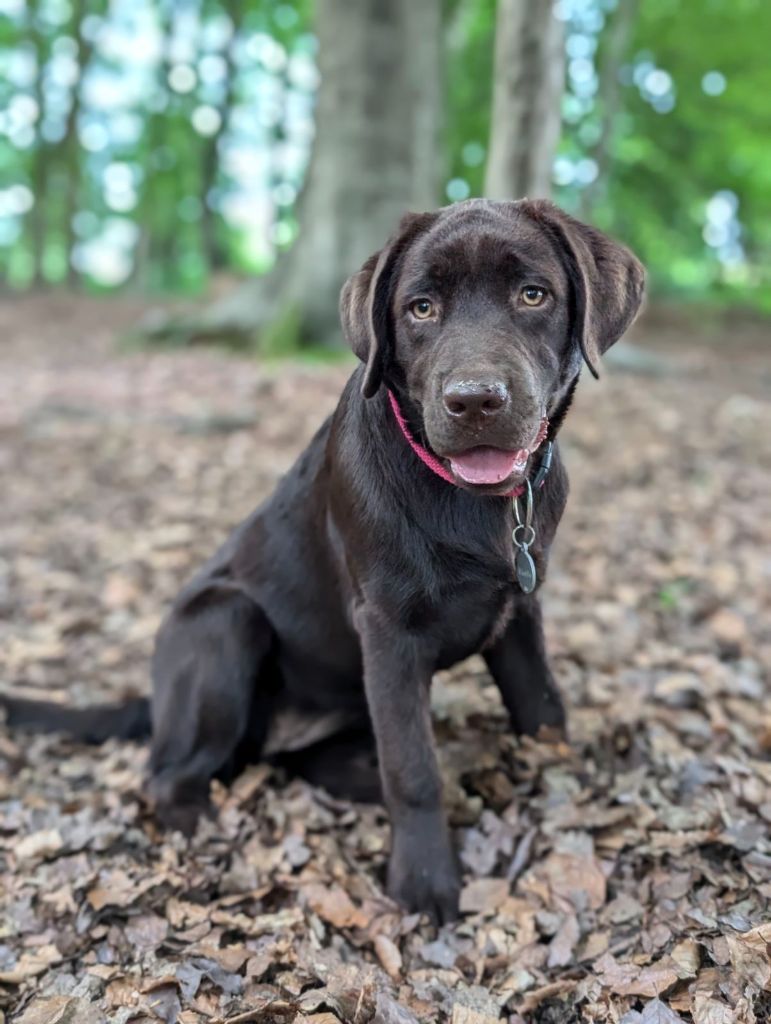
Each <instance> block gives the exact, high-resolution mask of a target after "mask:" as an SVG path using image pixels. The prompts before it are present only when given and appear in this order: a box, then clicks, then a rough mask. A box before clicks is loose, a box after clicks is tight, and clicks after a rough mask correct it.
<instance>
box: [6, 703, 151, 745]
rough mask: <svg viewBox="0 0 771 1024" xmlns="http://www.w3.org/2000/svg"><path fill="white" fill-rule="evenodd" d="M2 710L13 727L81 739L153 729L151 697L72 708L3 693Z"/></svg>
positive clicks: (143, 734)
mask: <svg viewBox="0 0 771 1024" xmlns="http://www.w3.org/2000/svg"><path fill="white" fill-rule="evenodd" d="M0 711H4V712H5V720H6V723H7V724H8V725H9V726H10V728H12V729H26V730H28V731H30V732H62V733H65V734H66V735H67V736H69V737H70V738H72V739H74V740H77V741H79V742H80V743H95V744H98V743H104V742H105V740H108V739H111V738H115V739H120V740H144V739H147V738H148V737H149V736H150V734H151V732H152V722H151V718H150V701H149V700H147V698H146V697H130V698H128V699H127V700H125V701H122V702H121V703H119V704H96V705H94V707H90V708H68V707H63V706H62V705H61V704H53V703H51V702H49V701H42V700H41V701H38V700H24V699H23V698H21V697H4V696H0Z"/></svg>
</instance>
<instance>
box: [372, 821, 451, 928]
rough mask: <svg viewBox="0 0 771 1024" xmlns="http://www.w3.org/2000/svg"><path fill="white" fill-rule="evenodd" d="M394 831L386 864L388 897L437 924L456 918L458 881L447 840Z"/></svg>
mask: <svg viewBox="0 0 771 1024" xmlns="http://www.w3.org/2000/svg"><path fill="white" fill-rule="evenodd" d="M426 839H427V837H426V836H425V834H421V833H417V834H416V833H407V834H404V833H401V834H400V832H399V831H396V832H395V834H394V838H393V850H392V852H391V859H390V861H389V864H388V895H389V896H391V897H392V899H395V900H396V901H397V902H398V903H401V904H402V906H403V907H405V908H406V909H407V910H409V911H414V912H422V913H425V914H428V915H429V917H430V918H431V919H432V920H433V921H435V922H436V923H437V924H445V923H446V922H447V921H454V920H455V919H456V918H457V916H458V903H459V901H460V886H461V878H460V871H459V868H458V863H457V860H456V857H455V854H454V852H453V849H452V846H451V845H450V841H449V838H445V837H444V836H443V837H442V839H441V841H438V840H437V839H436V838H435V837H434V838H432V839H428V841H426Z"/></svg>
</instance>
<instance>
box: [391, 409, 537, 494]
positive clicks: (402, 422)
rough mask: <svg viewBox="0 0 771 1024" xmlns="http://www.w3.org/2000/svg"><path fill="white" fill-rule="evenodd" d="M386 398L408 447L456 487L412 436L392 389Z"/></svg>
mask: <svg viewBox="0 0 771 1024" xmlns="http://www.w3.org/2000/svg"><path fill="white" fill-rule="evenodd" d="M388 400H389V401H390V403H391V409H392V410H393V414H394V416H395V417H396V422H397V423H398V424H399V427H400V428H401V432H402V434H404V436H405V438H406V439H407V442H408V444H409V446H410V448H412V450H413V451H414V452H415V454H416V455H417V457H418V458H419V459H420V461H421V462H422V463H423V465H424V466H428V468H429V469H430V470H431V472H432V473H436V475H437V476H440V477H441V478H442V480H446V481H447V483H448V484H453V485H454V486H456V487H457V486H458V485H457V484H456V483H455V478H454V477H453V476H452V474H451V473H450V472H449V470H447V469H445V468H444V466H443V465H442V463H441V462H440V461H439V459H438V458H437V457H436V455H434V454H432V452H430V451H429V450H428V449H427V448H424V447H423V445H422V444H418V442H417V441H416V440H415V438H414V437H413V436H412V434H411V433H410V428H409V427H408V426H407V421H406V420H405V418H404V415H403V414H402V411H401V409H400V408H399V403H398V402H397V401H396V395H394V393H393V391H391V390H390V389H389V391H388ZM524 491H525V488H524V487H521V486H520V487H515V488H514V490H513V491H507V492H506V493H505V494H504V495H502V497H505V498H517V497H519V495H520V494H523V493H524Z"/></svg>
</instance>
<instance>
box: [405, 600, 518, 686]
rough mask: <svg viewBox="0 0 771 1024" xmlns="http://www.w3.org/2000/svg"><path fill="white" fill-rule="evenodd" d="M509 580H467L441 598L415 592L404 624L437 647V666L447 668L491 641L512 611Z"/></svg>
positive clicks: (503, 627)
mask: <svg viewBox="0 0 771 1024" xmlns="http://www.w3.org/2000/svg"><path fill="white" fill-rule="evenodd" d="M514 607H515V594H514V585H513V584H512V583H497V584H480V583H473V584H472V583H469V582H467V583H466V585H465V586H462V587H459V588H457V589H453V590H451V591H448V592H446V593H445V594H444V595H442V597H441V598H439V599H438V600H437V599H431V598H428V597H427V596H425V595H423V596H419V595H416V597H415V599H414V600H413V602H411V608H410V611H409V614H408V623H407V625H408V628H409V630H410V632H412V633H413V635H417V636H422V637H423V638H424V639H425V641H426V642H428V643H431V644H432V646H434V647H435V649H436V651H437V667H438V668H447V667H449V666H450V665H453V664H455V663H456V662H458V661H462V660H463V659H464V658H467V657H469V656H470V655H471V654H475V653H477V652H478V651H481V650H484V649H485V648H487V647H489V646H491V645H492V644H494V643H495V642H496V641H497V640H498V639H500V637H501V636H502V635H503V633H504V631H505V629H506V626H507V625H508V623H509V621H510V620H511V617H512V615H513V613H514Z"/></svg>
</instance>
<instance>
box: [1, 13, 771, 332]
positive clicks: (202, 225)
mask: <svg viewBox="0 0 771 1024" xmlns="http://www.w3.org/2000/svg"><path fill="white" fill-rule="evenodd" d="M6 10H7V11H10V12H11V13H7V14H5V15H2V14H0V274H2V275H3V276H4V277H5V278H6V279H7V280H8V281H9V282H10V283H11V284H13V285H15V286H17V287H24V286H27V285H30V284H32V283H54V284H56V283H62V282H69V283H72V282H73V281H74V280H76V279H77V280H79V281H80V282H81V283H83V284H85V285H86V286H88V287H90V288H93V289H96V290H111V289H113V288H115V287H121V286H124V287H125V286H129V287H134V288H138V289H141V290H143V291H145V292H148V293H161V292H168V291H174V292H181V293H197V292H200V291H202V290H203V289H204V288H205V287H206V285H207V284H208V282H209V281H210V279H211V276H212V274H213V273H215V272H218V271H220V270H223V269H224V270H228V269H233V270H236V271H246V272H262V271H264V270H266V269H267V268H269V267H270V265H271V264H272V261H273V260H274V259H275V254H276V253H277V252H279V251H281V250H282V249H283V248H285V247H286V246H287V245H289V244H291V242H292V241H293V239H294V237H295V235H296V232H297V211H296V198H297V194H298V192H299V188H300V185H301V181H302V174H303V172H304V167H305V164H306V163H307V158H308V154H309V151H310V142H311V135H312V131H311V128H312V126H311V116H312V103H313V91H314V89H315V86H316V82H315V79H314V75H315V72H314V68H313V54H314V47H315V42H314V39H313V37H312V35H311V34H310V33H311V27H312V16H313V10H312V4H311V0H244V2H241V0H238V2H236V0H192V2H191V3H190V4H186V5H179V4H175V3H174V2H173V0H136V2H132V0H114V2H112V3H110V4H108V3H107V2H106V0H98V2H96V0H95V2H93V3H86V2H85V0H71V2H69V3H54V2H49V0H34V2H31V3H28V4H27V5H14V4H11V5H8V6H7V8H6ZM558 10H559V12H560V16H561V17H563V18H564V19H565V24H566V38H567V51H568V58H567V67H568V75H567V81H566V91H565V97H564V104H563V116H564V131H563V138H562V142H561V146H560V153H559V157H558V161H557V164H556V166H555V182H556V186H555V192H556V198H557V199H558V200H559V201H560V202H562V203H563V204H565V205H566V206H567V207H569V208H570V209H572V210H574V211H575V212H576V213H577V214H578V215H580V216H583V217H586V218H588V219H591V220H593V221H594V222H595V223H597V224H598V225H600V226H601V227H604V228H606V229H607V230H610V231H611V232H613V233H615V234H616V235H618V236H619V237H621V238H623V239H625V240H626V241H627V242H629V244H630V245H632V246H633V247H634V248H635V249H636V251H638V252H639V253H640V255H641V256H642V258H643V260H644V261H645V262H646V264H647V265H648V267H649V269H650V271H651V279H652V287H653V289H654V291H655V292H657V293H659V294H661V295H664V296H674V297H676V298H678V299H680V300H682V299H687V300H694V301H704V300H705V299H708V300H709V301H710V302H712V303H717V304H720V303H722V304H730V303H745V304H751V305H754V306H755V307H757V308H759V309H761V310H765V311H767V312H771V269H770V268H771V115H769V107H768V102H769V101H768V97H769V96H771V61H769V59H768V40H769V39H771V4H769V3H768V2H767V0H559V4H558ZM625 12H628V13H629V15H630V16H629V18H628V19H627V20H625ZM495 16H496V2H495V0H445V6H444V20H445V50H446V62H445V81H444V87H445V101H446V115H445V123H444V139H445V148H446V159H445V168H446V175H445V180H444V183H443V189H444V190H446V191H445V195H444V199H445V201H447V200H448V199H449V200H453V199H460V198H464V197H465V196H466V195H480V194H481V192H482V188H483V180H484V169H485V159H486V155H487V148H488V141H489V131H490V107H491V98H492V86H493V82H492V65H493V51H494V37H495ZM132 19H133V20H132ZM142 19H144V20H142ZM627 22H628V26H627ZM625 26H627V27H626V28H625ZM116 38H117V39H118V40H119V44H120V45H116V43H115V39H116ZM619 46H620V49H619ZM617 51H618V52H617ZM180 68H181V69H182V70H181V71H180ZM185 68H187V69H188V70H185ZM191 72H192V80H191V81H186V80H185V76H187V77H188V79H189V78H190V73H191ZM110 97H111V98H110ZM289 320H291V316H290V317H289ZM280 326H281V329H282V330H283V331H287V332H288V336H289V335H291V336H292V337H294V334H296V333H297V332H296V331H295V332H294V334H293V332H292V331H291V330H290V327H291V323H289V322H286V323H284V322H282V324H281V325H280ZM271 345H272V342H271Z"/></svg>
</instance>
